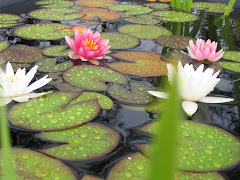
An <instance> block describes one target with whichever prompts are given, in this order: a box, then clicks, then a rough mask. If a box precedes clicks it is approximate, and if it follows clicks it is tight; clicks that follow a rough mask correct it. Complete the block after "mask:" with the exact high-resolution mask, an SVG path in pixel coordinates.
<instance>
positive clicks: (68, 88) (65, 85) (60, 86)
mask: <svg viewBox="0 0 240 180" xmlns="http://www.w3.org/2000/svg"><path fill="white" fill-rule="evenodd" d="M55 87H56V88H57V89H58V90H59V91H73V92H80V91H82V90H83V89H81V88H78V87H75V86H72V85H70V84H68V83H60V84H57V85H56V86H55Z"/></svg>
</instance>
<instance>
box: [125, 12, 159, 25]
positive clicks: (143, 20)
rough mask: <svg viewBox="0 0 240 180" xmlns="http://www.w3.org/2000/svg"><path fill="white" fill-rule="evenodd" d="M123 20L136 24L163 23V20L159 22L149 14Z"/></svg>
mask: <svg viewBox="0 0 240 180" xmlns="http://www.w3.org/2000/svg"><path fill="white" fill-rule="evenodd" d="M123 19H124V20H125V21H127V22H130V23H136V24H158V23H160V22H161V20H158V19H157V18H156V17H154V16H152V15H148V14H145V15H138V16H136V17H133V16H132V17H126V18H123Z"/></svg>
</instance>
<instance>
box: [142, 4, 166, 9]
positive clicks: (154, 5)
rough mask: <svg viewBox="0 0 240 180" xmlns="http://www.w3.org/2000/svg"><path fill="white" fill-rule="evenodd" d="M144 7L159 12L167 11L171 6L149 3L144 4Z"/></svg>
mask: <svg viewBox="0 0 240 180" xmlns="http://www.w3.org/2000/svg"><path fill="white" fill-rule="evenodd" d="M143 5H144V6H147V7H150V8H153V9H155V10H159V9H167V8H169V7H170V5H169V4H165V3H147V4H143Z"/></svg>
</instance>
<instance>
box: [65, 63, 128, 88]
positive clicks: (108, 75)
mask: <svg viewBox="0 0 240 180" xmlns="http://www.w3.org/2000/svg"><path fill="white" fill-rule="evenodd" d="M63 79H64V80H65V81H66V82H67V83H69V84H71V85H73V86H76V87H80V88H83V89H89V90H95V91H105V90H107V88H108V86H107V85H106V84H105V83H103V82H102V81H105V82H115V83H120V84H126V83H127V79H126V77H125V76H124V75H122V74H120V73H118V72H115V71H113V70H111V69H108V68H105V67H98V66H91V65H81V66H73V67H71V68H68V69H67V70H66V71H65V72H64V73H63Z"/></svg>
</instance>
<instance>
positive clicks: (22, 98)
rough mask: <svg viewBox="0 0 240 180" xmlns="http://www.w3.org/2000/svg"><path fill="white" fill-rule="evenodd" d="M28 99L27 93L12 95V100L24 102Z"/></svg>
mask: <svg viewBox="0 0 240 180" xmlns="http://www.w3.org/2000/svg"><path fill="white" fill-rule="evenodd" d="M28 99H29V96H27V95H23V96H18V97H13V100H14V101H17V102H26V101H28Z"/></svg>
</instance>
